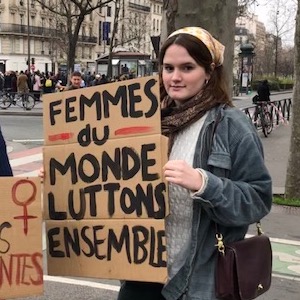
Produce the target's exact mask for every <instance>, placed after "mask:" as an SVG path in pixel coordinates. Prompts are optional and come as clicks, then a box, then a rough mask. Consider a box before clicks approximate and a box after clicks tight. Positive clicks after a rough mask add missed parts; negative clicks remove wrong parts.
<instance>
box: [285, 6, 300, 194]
mask: <svg viewBox="0 0 300 300" xmlns="http://www.w3.org/2000/svg"><path fill="white" fill-rule="evenodd" d="M294 66H295V84H294V92H293V118H292V135H291V142H290V156H289V163H288V168H287V177H286V183H285V196H286V197H287V198H289V199H300V184H299V182H300V172H299V170H300V151H299V149H300V122H299V120H300V0H298V9H297V16H296V30H295V60H294Z"/></svg>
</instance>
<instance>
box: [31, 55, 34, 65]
mask: <svg viewBox="0 0 300 300" xmlns="http://www.w3.org/2000/svg"><path fill="white" fill-rule="evenodd" d="M34 62H35V59H34V57H31V64H32V65H34Z"/></svg>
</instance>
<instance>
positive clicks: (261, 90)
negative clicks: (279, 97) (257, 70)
mask: <svg viewBox="0 0 300 300" xmlns="http://www.w3.org/2000/svg"><path fill="white" fill-rule="evenodd" d="M257 94H258V99H259V101H267V102H268V101H270V95H271V94H270V87H269V83H268V80H266V79H265V80H263V81H262V83H261V84H260V85H259V86H258V89H257Z"/></svg>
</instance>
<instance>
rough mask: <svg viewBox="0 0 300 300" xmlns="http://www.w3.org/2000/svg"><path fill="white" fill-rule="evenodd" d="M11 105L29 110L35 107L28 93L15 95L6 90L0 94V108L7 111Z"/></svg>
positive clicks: (31, 96) (32, 98) (33, 98)
mask: <svg viewBox="0 0 300 300" xmlns="http://www.w3.org/2000/svg"><path fill="white" fill-rule="evenodd" d="M11 105H16V106H19V107H22V108H23V109H25V110H31V109H32V108H33V107H34V105H35V97H34V96H33V95H31V94H29V93H15V92H12V91H11V89H6V90H4V91H2V92H1V93H0V108H1V109H7V108H9V107H10V106H11Z"/></svg>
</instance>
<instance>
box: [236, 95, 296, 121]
mask: <svg viewBox="0 0 300 300" xmlns="http://www.w3.org/2000/svg"><path fill="white" fill-rule="evenodd" d="M258 109H259V107H258V106H257V105H255V104H253V105H252V106H248V107H245V108H242V109H241V110H242V111H243V112H244V113H245V114H246V115H247V116H248V117H249V119H250V120H251V121H252V123H255V116H257V114H258ZM269 111H270V113H271V115H272V119H273V123H274V124H276V125H279V123H281V122H284V121H289V120H290V117H291V113H292V112H291V111H292V98H286V99H282V100H276V101H270V104H269Z"/></svg>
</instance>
